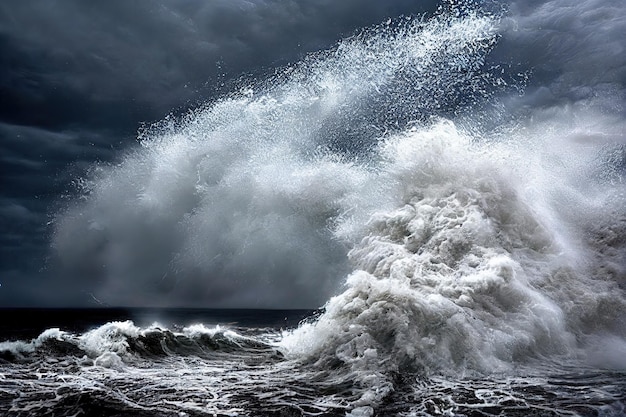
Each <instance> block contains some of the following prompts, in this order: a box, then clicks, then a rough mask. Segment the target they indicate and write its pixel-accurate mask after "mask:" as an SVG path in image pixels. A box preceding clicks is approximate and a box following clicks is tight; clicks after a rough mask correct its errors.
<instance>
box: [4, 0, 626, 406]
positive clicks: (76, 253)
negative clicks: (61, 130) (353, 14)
mask: <svg viewBox="0 0 626 417" xmlns="http://www.w3.org/2000/svg"><path fill="white" fill-rule="evenodd" d="M619 6H620V4H619V2H605V3H603V4H602V5H600V4H598V3H597V2H593V1H589V2H583V3H580V4H579V5H578V6H576V7H569V6H568V7H566V5H565V3H563V2H550V3H547V4H545V5H538V6H537V7H536V8H532V9H527V8H526V6H525V5H524V4H521V3H520V4H518V3H511V4H510V5H508V7H507V10H505V11H502V12H498V13H495V14H494V13H491V12H486V11H481V10H473V9H471V8H463V7H458V6H455V5H453V4H446V6H445V7H442V8H441V9H440V10H439V11H438V12H437V13H435V15H434V16H432V17H430V18H428V19H426V18H424V19H420V18H399V19H396V20H390V21H388V22H384V23H381V24H380V25H379V26H376V27H373V28H370V29H367V30H364V31H363V32H361V33H359V34H355V35H354V36H353V37H350V38H348V39H344V40H342V41H340V42H339V43H338V44H337V46H336V47H335V48H333V49H331V50H328V51H321V52H319V53H316V54H313V55H311V56H309V57H307V58H306V59H304V60H303V61H302V62H301V63H299V64H295V65H293V66H291V67H288V68H283V69H281V70H280V71H277V74H276V75H275V76H273V77H269V78H268V79H265V80H258V82H256V83H253V84H251V85H242V86H241V88H240V90H238V91H234V92H232V94H230V95H228V96H225V97H221V98H219V99H216V100H215V101H214V102H211V103H207V104H206V105H205V106H204V107H202V108H199V109H196V110H195V111H193V112H191V113H189V114H187V115H186V116H185V117H182V118H180V119H175V118H171V119H167V120H165V121H163V122H162V123H159V124H157V125H155V126H152V127H150V128H147V129H145V130H143V131H142V132H141V133H140V135H139V140H140V146H138V147H137V148H135V149H132V150H129V151H128V152H127V153H126V154H125V155H123V157H122V158H121V159H120V160H119V162H118V163H117V164H113V165H99V166H94V167H93V169H92V172H91V173H90V175H89V176H87V177H85V178H82V179H80V180H77V184H78V185H79V188H80V194H79V195H78V196H77V198H76V199H75V200H74V201H73V202H72V203H71V204H69V205H68V207H66V209H65V210H63V211H61V212H60V213H59V214H58V216H57V217H56V219H55V234H54V239H53V248H54V250H55V263H54V267H55V268H57V271H58V272H59V274H60V276H61V280H65V281H66V282H71V283H73V285H75V286H76V287H77V288H78V289H79V291H81V294H88V295H89V296H90V297H93V298H94V299H96V300H97V301H98V302H102V303H105V304H107V305H124V306H142V305H150V306H203V307H257V308H258V307H264V308H316V307H323V308H322V311H321V313H320V315H319V316H318V317H316V318H315V319H314V320H313V319H311V320H309V321H307V322H304V323H301V324H300V326H298V328H296V329H292V330H289V331H285V332H283V333H282V334H281V335H280V337H276V336H275V335H273V336H272V337H271V338H270V337H268V338H267V340H265V339H264V341H263V343H257V342H255V341H254V340H252V339H250V340H248V339H245V343H244V341H243V340H244V339H242V338H240V336H239V335H235V334H232V333H224V332H223V331H221V330H219V329H218V330H211V329H206V328H203V329H200V330H201V331H200V330H199V328H187V329H185V330H184V331H183V333H182V336H181V335H176V334H174V333H173V332H171V331H170V330H163V329H160V328H157V327H155V328H151V329H141V328H138V327H135V325H134V324H132V323H109V324H107V325H106V326H103V327H102V328H100V330H98V331H95V332H91V333H88V334H85V335H83V336H80V337H74V336H68V335H66V334H61V333H58V332H55V331H51V332H48V333H46V334H45V335H43V336H42V337H41V338H40V339H41V340H39V339H38V341H33V342H32V343H31V344H23V343H22V344H19V346H21V347H20V349H22V350H23V351H24V352H27V351H28V352H35V351H36V350H37V349H38V348H39V346H40V345H45V344H46V343H49V342H47V341H48V339H50V340H51V339H52V338H56V340H60V341H65V342H67V343H69V344H70V345H72V346H74V345H76V346H78V347H79V348H80V349H82V350H81V351H80V352H82V351H83V350H85V351H86V352H87V351H88V349H87V348H86V347H85V346H86V343H87V342H86V340H87V339H88V338H89V337H91V336H93V340H96V342H93V343H94V344H95V345H97V346H96V347H97V348H98V349H100V345H99V344H101V343H102V342H101V339H106V340H109V338H110V337H112V338H113V340H114V341H115V343H118V339H119V340H120V342H119V343H120V345H119V346H122V348H123V349H122V348H120V352H121V353H120V352H117V351H115V352H113V353H114V355H112V354H110V352H109V351H110V350H111V349H109V347H106V346H105V348H106V349H105V348H103V349H104V351H103V352H104V353H103V352H101V351H100V350H97V349H96V350H97V352H96V353H94V354H92V356H97V355H101V354H102V355H106V357H105V358H103V359H102V361H105V360H106V361H108V362H106V361H105V362H103V363H105V364H104V365H103V366H105V367H109V368H111V367H112V368H114V369H117V368H120V369H122V368H123V367H124V366H125V365H124V364H125V363H133V362H132V361H133V360H134V359H133V356H132V355H130V356H128V357H127V356H124V355H126V354H127V353H128V351H129V350H130V351H132V350H133V349H140V348H141V349H143V348H144V345H142V343H144V342H145V341H146V340H148V341H147V342H145V343H149V342H150V341H153V340H157V341H158V340H165V342H163V343H165V345H164V344H163V343H161V345H159V346H161V347H163V346H166V347H168V346H169V347H168V349H169V348H171V349H172V350H173V351H174V352H177V349H183V348H185V346H187V345H186V343H194V344H195V343H197V340H201V341H206V340H210V343H212V344H216V346H217V345H219V343H222V342H223V343H224V344H225V346H227V347H229V349H231V348H232V349H235V350H236V349H238V348H234V346H239V347H242V346H243V348H242V349H243V351H245V352H244V353H245V355H253V354H254V352H256V350H255V349H259V350H258V351H259V352H263V355H267V358H266V359H267V361H268V363H270V362H271V363H274V362H272V361H275V362H276V363H281V365H280V366H278V368H280V369H277V368H276V367H270V366H269V365H268V369H271V372H269V371H268V372H269V373H267V374H264V376H263V378H267V381H271V384H270V385H272V384H274V385H275V386H277V387H280V386H282V385H281V382H280V381H281V380H282V378H283V377H282V376H281V375H282V374H281V373H280V372H283V371H284V370H285V369H287V371H285V372H286V373H289V375H290V378H294V379H293V380H291V379H290V381H291V382H289V384H291V383H293V384H295V382H294V381H296V380H297V381H300V382H301V381H307V383H310V384H313V385H314V386H315V387H316V389H321V392H325V393H330V394H328V395H329V398H330V399H328V403H327V404H325V405H324V404H323V405H319V404H321V403H315V404H316V405H315V406H316V407H317V406H319V407H321V408H323V407H324V406H326V405H328V404H332V406H333V407H334V406H338V407H344V406H345V408H346V409H347V410H348V411H349V414H348V415H352V416H370V415H373V413H374V410H375V409H378V408H379V407H382V406H383V405H384V404H385V401H389V399H390V398H392V397H393V396H394V395H396V396H400V397H401V398H402V401H405V400H406V403H407V404H410V401H411V400H409V399H407V398H409V397H406V398H405V397H402V395H408V394H407V392H408V391H410V389H415V390H416V392H417V391H419V389H420V388H419V387H417V385H415V381H419V380H420V378H428V377H432V376H436V377H440V378H444V379H445V378H448V377H450V376H451V375H452V376H453V378H455V379H454V380H455V381H456V380H457V378H458V377H459V376H462V377H463V378H476V379H477V380H480V378H482V377H483V376H485V375H514V376H515V375H516V376H519V377H520V378H521V379H520V380H521V381H522V382H523V381H524V379H523V377H524V375H534V374H535V373H539V374H541V373H542V372H544V373H545V372H548V371H546V370H554V369H563V368H562V367H564V366H566V365H567V366H570V365H571V366H572V367H592V368H593V367H595V368H598V369H603V370H607V369H608V370H613V371H616V372H619V371H623V370H624V369H626V362H624V357H625V356H624V353H626V328H625V327H624V324H623V323H624V320H625V319H626V295H625V291H626V241H625V238H624V236H626V204H625V203H626V192H625V186H624V184H625V183H624V176H625V174H626V140H625V137H624V132H625V130H624V127H625V122H624V120H625V119H624V107H623V103H624V91H625V90H624V86H623V83H624V80H625V78H624V76H625V74H626V71H625V69H626V63H625V61H624V58H623V54H622V55H620V54H618V53H617V52H616V50H618V49H619V48H620V47H621V48H622V51H623V46H620V45H621V42H622V41H621V40H620V39H621V38H620V37H619V36H617V35H618V34H619V33H622V32H623V29H624V28H625V26H626V19H624V9H623V7H621V8H620V7H619ZM579 14H582V15H584V16H586V19H587V20H586V23H588V25H589V27H591V28H594V29H598V30H597V31H596V30H590V31H589V33H588V29H587V26H585V25H582V24H581V23H580V21H579V20H578V18H577V17H576V16H577V15H579ZM603 25H604V26H603ZM546 28H552V29H550V30H548V29H546ZM600 28H604V29H602V30H600ZM620 31H622V32H620ZM582 35H588V36H582ZM590 57H591V58H592V59H593V64H591V63H589V62H588V60H589V58H590ZM601 67H602V68H606V71H599V70H598V68H601ZM44 336H45V337H44ZM88 336H89V337H88ZM203 337H204V339H202V338H203ZM216 337H217V339H215V338H216ZM144 339H145V340H144ZM214 339H215V340H214ZM270 339H271V340H270ZM90 340H91V339H90ZM137 340H139V341H140V342H141V343H139V342H137ZM189 340H190V341H191V342H189ZM216 340H217V341H216ZM129 341H131V342H132V343H130V345H129ZM38 343H39V344H38ZM168 343H169V344H170V345H171V346H170V345H168ZM203 343H204V342H203ZM248 344H249V345H248ZM16 346H17V345H16ZM24 346H27V347H24ZM107 346H108V345H107ZM116 346H117V345H116ZM194 346H195V345H194ZM211 346H213V345H211ZM220 346H221V345H220ZM9 347H10V348H11V349H13V348H14V346H13V345H11V346H9ZM72 349H74V348H72ZM94 349H95V348H94ZM116 349H117V348H116ZM194 349H195V347H194ZM198 349H199V350H198V352H200V354H201V356H202V355H204V354H205V353H206V352H205V350H204V347H202V346H200V347H199V348H198ZM92 350H93V349H92ZM166 350H167V349H166ZM116 352H117V353H116ZM251 352H252V353H251ZM277 352H278V353H277ZM118 353H119V355H118ZM131 353H132V352H131ZM140 353H141V354H143V351H141V352H140ZM148 353H150V352H148ZM244 353H241V354H242V355H243V354H244ZM159 354H164V355H169V354H170V352H165V353H163V352H161V351H160V350H159ZM238 354H239V353H238ZM202 357H203V358H204V356H202ZM207 357H210V355H209V356H207ZM251 357H253V356H251ZM98 358H100V356H98ZM120 358H121V359H120ZM96 359H97V358H96ZM96 359H94V361H96ZM283 359H286V360H284V361H283ZM220 360H221V359H220ZM264 360H265V359H264ZM125 361H127V362H125ZM226 362H227V361H226ZM226 362H225V363H226ZM90 363H91V362H90ZM228 363H229V366H230V362H228ZM96 365H98V364H96ZM109 365H110V366H109ZM90 366H91V365H90ZM98 366H99V365H98ZM281 366H284V368H281ZM559 366H560V367H561V368H559ZM172 369H177V368H176V367H174V368H172ZM229 369H230V368H229ZM255 369H257V368H255ZM293 369H297V372H296V373H295V375H296V376H292V375H291V373H292V370H293ZM167 372H169V368H168V371H167ZM246 372H247V371H246ZM250 372H252V371H250ZM254 372H257V371H256V370H255V371H254ZM259 372H261V371H259ZM262 372H266V370H265V369H263V371H262ZM607 372H608V371H607ZM167 375H169V373H168V374H167ZM236 375H237V378H240V377H241V378H244V379H245V378H246V375H247V374H246V375H244V373H236ZM241 375H243V376H241ZM276 375H278V376H276ZM416 375H417V377H416ZM164 378H166V377H164ZM167 378H169V376H167ZM407 381H409V382H407ZM431 382H432V381H431ZM462 383H464V382H462ZM523 383H525V382H523ZM237 384H241V387H248V388H245V389H251V388H249V387H250V385H245V384H246V383H245V382H241V381H238V382H237ZM412 384H413V385H412ZM274 385H272V386H274ZM295 385H297V384H295ZM418 385H419V384H418ZM444 385H445V384H444ZM470 385H471V384H470ZM470 385H467V386H468V387H469V386H470ZM522 385H523V384H522ZM237 386H238V387H240V386H239V385H237ZM407 386H408V387H411V388H410V389H409V388H407ZM320 387H321V388H320ZM345 387H348V388H345ZM253 388H254V387H253ZM253 388H252V389H253ZM344 388H345V389H344ZM241 389H243V390H244V391H245V389H244V388H241ZM277 389H278V388H277ZM433 389H434V388H433ZM437 389H438V388H437ZM342 390H343V391H342ZM522 391H523V390H522ZM246 392H247V391H246ZM335 394H337V395H338V396H339V397H338V398H339V399H337V398H335V397H333V396H334V395H335ZM341 395H343V396H344V397H341ZM393 398H395V397H393ZM616 398H617V397H616ZM307 401H308V400H307ZM315 401H317V399H316V400H315ZM615 401H616V404H617V403H618V402H619V404H618V405H620V404H621V405H620V407H622V408H621V410H622V411H623V402H620V401H623V397H619V398H617V399H616V400H615ZM337 404H339V405H337ZM346 404H347V405H346ZM416 404H417V402H416ZM328 406H329V407H330V406H331V405H328ZM407 407H408V406H407ZM415 407H418V406H417V405H416V406H415ZM451 407H452V406H451ZM409 408H410V407H409ZM451 409H452V408H451ZM616 409H617V408H616ZM415 410H417V408H415ZM415 410H414V412H408V414H407V415H426V414H424V413H425V412H424V413H423V414H420V413H421V411H415ZM618 412H619V411H618ZM607 415H610V414H607ZM614 415H617V414H614Z"/></svg>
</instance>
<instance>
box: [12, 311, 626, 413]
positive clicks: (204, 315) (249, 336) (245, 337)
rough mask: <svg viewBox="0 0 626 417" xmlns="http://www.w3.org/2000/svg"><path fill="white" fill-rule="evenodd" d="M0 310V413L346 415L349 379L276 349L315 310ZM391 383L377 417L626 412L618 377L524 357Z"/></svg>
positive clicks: (625, 392) (622, 375)
mask: <svg viewBox="0 0 626 417" xmlns="http://www.w3.org/2000/svg"><path fill="white" fill-rule="evenodd" d="M1 313H2V323H3V324H2V340H3V342H2V343H0V376H1V377H0V413H1V415H6V416H214V415H218V416H305V415H320V416H340V415H345V414H346V413H347V412H349V411H350V408H351V406H350V404H351V403H352V402H353V401H354V399H355V392H354V388H355V387H352V384H353V383H355V384H356V381H354V380H351V379H350V378H349V377H348V378H344V379H343V382H342V383H337V384H335V383H333V382H332V381H333V380H335V379H336V378H337V375H336V372H339V371H340V370H339V369H332V368H329V369H325V370H324V371H323V372H320V370H318V369H317V370H316V369H315V367H312V366H311V364H307V363H302V362H299V361H293V360H290V359H288V358H287V357H286V354H285V353H286V352H285V351H284V348H283V347H281V335H282V334H283V332H285V331H289V329H293V328H294V327H295V326H297V325H298V323H299V322H300V321H301V320H303V319H307V318H310V317H312V316H314V315H315V314H318V313H319V312H313V311H302V310H290V311H288V310H283V311H273V310H202V309H168V310H157V309H52V310H46V309H11V310H2V312H1ZM153 320H155V321H153ZM139 323H144V324H143V325H139ZM149 323H150V324H149ZM165 323H167V324H165ZM43 329H45V330H43ZM42 330H43V331H42ZM393 380H394V387H395V388H394V390H393V392H391V393H389V394H388V395H387V397H386V398H385V399H384V401H382V402H381V404H379V405H378V407H377V409H376V415H380V416H387V415H389V416H392V415H398V416H437V415H448V416H622V415H624V414H625V413H626V372H616V371H610V370H607V369H595V368H590V367H588V366H584V365H580V366H575V365H572V364H571V362H570V363H567V364H564V363H558V362H557V361H554V360H553V361H551V362H550V363H549V364H547V363H545V362H543V363H542V364H538V363H534V362H533V361H531V362H529V363H528V364H526V365H525V366H520V369H518V370H517V371H516V373H515V374H513V375H511V374H491V375H488V376H477V375H463V374H459V375H457V376H455V377H450V376H447V375H443V374H442V375H436V374H433V375H428V376H425V375H423V374H420V373H419V372H415V371H409V370H407V371H406V372H402V370H399V372H398V374H397V375H394V377H393ZM366 412H367V411H366ZM353 414H355V413H354V410H353ZM355 415H359V414H355ZM361 415H367V414H361Z"/></svg>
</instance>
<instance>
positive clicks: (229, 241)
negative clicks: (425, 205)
mask: <svg viewBox="0 0 626 417" xmlns="http://www.w3.org/2000/svg"><path fill="white" fill-rule="evenodd" d="M495 37H496V34H495V27H494V25H493V22H492V19H491V18H490V17H488V16H478V15H477V14H475V13H474V12H468V16H467V17H466V18H463V19H452V18H449V17H443V18H441V21H440V22H436V23H426V24H424V23H422V22H420V21H419V20H418V19H400V20H399V21H396V22H392V21H389V22H387V23H384V24H382V25H380V26H379V27H375V28H373V29H369V30H367V31H364V32H363V33H361V34H358V35H355V36H354V37H353V38H350V39H347V40H344V41H342V42H340V43H339V44H338V46H337V47H336V48H335V49H333V50H331V51H326V52H320V53H318V54H315V55H313V56H310V57H309V58H308V59H306V60H305V61H304V62H302V63H300V64H298V65H295V66H293V67H290V68H286V69H283V70H282V72H281V73H279V75H277V76H276V77H274V78H271V79H269V80H267V81H264V82H261V83H259V85H253V86H245V87H243V88H242V90H241V91H239V92H234V93H233V94H232V95H231V96H229V97H224V98H222V99H219V100H217V101H216V102H214V103H211V104H209V105H207V106H206V107H205V108H201V109H198V110H196V111H195V112H193V113H191V114H189V115H187V116H186V117H185V118H183V120H179V121H177V120H171V121H165V122H163V123H162V124H160V125H158V126H154V127H152V128H150V129H147V130H146V131H145V132H142V134H141V135H140V140H141V145H142V146H141V148H140V149H137V150H134V151H130V152H129V153H128V154H127V155H126V156H125V157H124V158H123V159H122V160H121V162H120V163H119V164H117V165H114V166H99V167H94V169H93V172H92V174H91V175H90V176H89V177H88V178H85V179H83V180H81V181H80V185H81V188H82V190H81V192H82V194H83V198H81V199H79V200H78V203H77V204H74V205H73V206H71V207H69V208H68V210H67V211H65V212H63V213H61V215H60V216H59V218H58V219H57V225H56V233H55V237H54V243H53V245H54V248H55V250H56V253H57V254H58V255H59V256H58V258H59V260H60V263H61V264H62V265H63V266H62V269H61V271H62V273H63V274H66V275H67V276H72V277H74V278H73V279H75V278H79V285H84V290H85V292H87V293H92V294H93V295H94V297H96V298H97V299H99V300H102V302H104V303H107V304H117V305H142V304H146V303H147V304H150V305H155V304H156V305H164V304H167V305H202V306H217V307H219V306H231V307H233V306H234V307H241V306H254V307H282V308H298V307H300V308H302V307H306V308H311V307H319V306H321V305H322V304H323V302H324V301H325V300H326V299H327V298H328V296H329V295H331V294H333V293H335V292H336V291H337V290H338V288H339V286H340V285H341V283H342V281H343V277H344V276H345V274H346V273H347V272H348V271H349V270H350V266H349V264H348V262H347V258H346V253H347V251H348V250H349V248H350V247H351V245H352V244H353V243H354V241H353V236H344V235H342V234H341V233H337V231H338V229H341V228H343V227H344V226H343V225H342V224H343V223H345V220H344V219H345V218H348V217H351V218H352V217H354V218H358V219H359V221H365V220H366V219H367V217H368V216H369V214H370V210H371V209H373V208H380V206H381V204H386V203H387V202H388V200H389V198H388V196H387V195H385V190H384V189H381V188H380V187H379V186H378V185H373V184H372V180H374V179H375V178H376V177H378V175H379V174H378V173H377V171H378V169H379V167H378V159H379V156H378V155H377V152H378V151H377V150H376V149H377V146H378V143H379V142H380V141H383V140H385V138H386V137H388V136H390V134H391V133H392V132H394V131H401V130H403V129H405V128H406V126H408V125H411V124H421V123H431V122H430V118H431V117H433V116H435V115H443V114H446V115H453V114H454V113H456V112H460V111H462V110H463V108H467V107H468V106H469V105H470V104H472V103H475V102H477V101H478V100H481V101H482V100H484V99H485V98H486V97H487V96H489V95H490V94H492V92H493V88H492V85H493V84H498V83H503V80H501V79H500V78H495V77H494V76H493V75H492V74H490V73H489V72H484V71H483V69H482V66H483V61H484V56H485V52H487V51H488V50H489V49H490V48H491V47H492V46H493V45H494V43H495ZM82 277H84V278H85V281H83V282H81V281H80V278H82ZM94 283H96V285H95V286H94V285H93V284H94Z"/></svg>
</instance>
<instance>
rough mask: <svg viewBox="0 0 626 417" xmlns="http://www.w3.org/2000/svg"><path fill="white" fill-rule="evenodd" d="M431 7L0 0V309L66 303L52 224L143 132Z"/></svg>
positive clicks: (320, 0)
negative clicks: (101, 166) (89, 179)
mask: <svg viewBox="0 0 626 417" xmlns="http://www.w3.org/2000/svg"><path fill="white" fill-rule="evenodd" d="M426 3H427V2H419V4H416V2H414V1H411V0H393V1H385V2H380V1H359V0H345V1H340V2H338V1H328V0H307V1H292V0H264V1H244V0H217V1H205V0H178V1H128V0H112V1H106V2H84V1H81V0H67V1H48V0H25V1H10V2H2V3H1V4H0V147H1V148H0V177H1V178H2V188H1V193H0V231H1V235H0V285H1V287H0V306H2V305H5V306H6V305H28V304H31V305H46V304H57V303H58V302H60V303H63V302H65V301H64V300H65V297H64V296H63V292H64V291H63V290H62V289H59V290H60V291H59V293H58V294H54V293H50V286H49V285H47V284H48V283H49V282H51V281H53V280H54V278H53V277H51V276H50V271H48V270H47V269H46V268H45V258H46V256H47V255H48V251H49V245H50V233H51V230H50V227H48V226H47V223H48V222H49V221H50V220H51V218H52V216H53V215H54V213H55V211H56V210H57V209H58V207H60V206H62V205H63V204H64V200H63V196H64V195H67V194H71V193H72V191H73V189H74V187H73V182H74V181H75V180H77V179H78V178H80V176H81V175H83V174H84V173H85V170H86V169H88V167H89V166H91V165H92V163H93V162H94V161H112V160H115V159H116V158H118V157H119V155H120V153H121V151H122V150H124V149H126V148H128V147H131V146H134V145H135V144H136V136H137V131H138V129H139V128H141V127H142V126H144V125H149V124H150V123H153V122H155V121H159V120H161V119H162V118H164V117H165V116H166V115H168V114H171V113H173V114H180V113H182V112H184V111H185V110H186V109H189V108H194V107H196V106H198V105H199V104H200V103H204V102H207V101H210V100H211V99H213V98H215V97H216V96H218V95H220V94H223V93H224V92H228V91H229V89H231V88H233V86H236V85H237V83H238V80H240V79H242V78H244V79H245V78H247V79H253V78H254V77H259V76H263V75H264V74H271V73H272V71H273V70H274V69H275V68H279V67H281V66H284V65H287V64H289V63H293V62H296V61H298V60H299V59H301V58H302V57H303V56H304V55H305V54H306V53H308V52H311V51H316V50H319V49H326V48H329V47H331V46H332V45H333V44H335V43H336V42H337V41H339V40H340V39H341V38H342V37H345V36H349V35H351V34H353V33H354V32H355V31H356V30H358V29H360V28H363V27H367V26H370V25H372V24H377V23H380V22H382V21H384V20H385V19H387V18H388V17H396V16H399V15H403V14H404V15H412V14H416V13H422V12H424V11H427V10H432V6H431V5H427V4H426Z"/></svg>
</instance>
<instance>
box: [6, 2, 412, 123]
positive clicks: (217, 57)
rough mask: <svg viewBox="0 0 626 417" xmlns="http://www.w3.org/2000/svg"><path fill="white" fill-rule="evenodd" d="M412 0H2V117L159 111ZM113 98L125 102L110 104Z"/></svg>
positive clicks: (96, 119) (98, 119) (36, 119)
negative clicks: (148, 0) (392, 0)
mask: <svg viewBox="0 0 626 417" xmlns="http://www.w3.org/2000/svg"><path fill="white" fill-rule="evenodd" d="M409 5H410V2H408V1H406V2H385V3H384V4H382V3H380V2H366V3H363V2H358V1H345V2H319V1H318V2H295V1H262V2H261V1H260V2H249V1H211V2H205V1H199V0H187V1H178V2H165V1H150V2H136V1H133V2H128V1H108V2H96V3H93V2H82V1H64V2H49V1H26V2H12V3H10V4H9V3H3V4H2V5H0V20H1V21H2V29H1V30H0V46H1V47H2V50H3V54H2V56H3V58H2V59H3V61H4V62H3V65H2V69H1V70H0V71H1V73H0V80H1V81H0V89H1V90H0V91H1V94H2V97H3V100H2V109H1V110H2V114H3V116H4V118H5V120H7V119H8V121H11V122H15V123H22V124H33V123H35V124H38V125H47V126H58V125H59V124H65V123H71V122H73V123H81V124H85V123H89V124H96V125H104V126H110V125H111V123H115V124H118V125H119V124H120V123H122V122H126V123H127V124H129V125H131V126H132V125H134V124H136V123H137V120H138V119H139V120H141V119H144V120H145V119H147V120H154V119H155V118H160V117H162V115H163V114H164V113H166V112H169V111H171V110H172V109H173V108H176V107H181V106H183V107H184V106H186V105H190V104H193V103H190V102H193V101H195V100H200V99H203V98H206V96H207V95H212V94H214V93H215V90H216V89H217V90H219V89H220V84H221V82H223V81H225V80H228V79H230V78H231V77H233V76H237V75H238V74H241V73H242V72H258V71H259V69H260V68H266V69H268V68H271V67H274V66H276V65H284V64H286V63H288V62H290V61H293V60H296V59H298V58H299V57H300V56H301V55H302V54H303V53H305V52H307V51H312V50H316V49H319V48H324V47H327V46H328V45H329V44H330V43H332V42H334V41H336V40H337V39H339V38H340V37H341V36H344V35H346V34H349V33H351V32H352V31H354V30H355V29H356V28H359V27H361V26H365V25H370V24H372V23H378V22H379V21H380V20H381V19H383V18H384V17H385V16H387V15H397V14H399V13H408V12H412V11H414V7H413V10H412V9H411V7H410V6H409ZM113 104H123V105H122V106H114V105H113Z"/></svg>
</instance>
